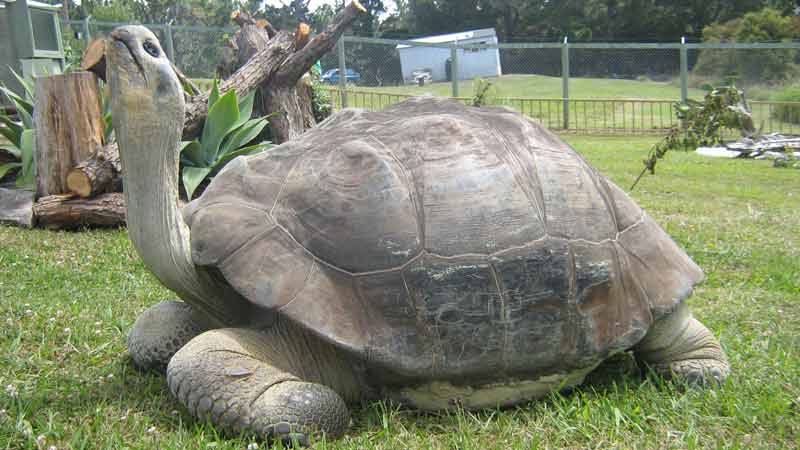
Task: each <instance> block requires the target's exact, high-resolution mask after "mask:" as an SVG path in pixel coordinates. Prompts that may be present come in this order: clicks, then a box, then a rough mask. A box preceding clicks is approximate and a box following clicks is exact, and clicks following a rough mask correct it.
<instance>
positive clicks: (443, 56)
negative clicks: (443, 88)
mask: <svg viewBox="0 0 800 450" xmlns="http://www.w3.org/2000/svg"><path fill="white" fill-rule="evenodd" d="M412 41H414V42H423V43H427V44H442V45H450V44H454V43H457V44H461V45H465V44H497V34H496V33H495V31H494V28H484V29H482V30H473V31H464V32H461V33H452V34H441V35H438V36H428V37H424V38H419V39H412ZM397 50H398V52H400V67H401V68H402V70H403V80H405V81H406V82H411V81H412V79H411V72H413V71H415V70H426V69H429V70H430V71H431V75H432V77H433V80H434V81H445V80H447V69H446V66H447V60H448V59H450V49H449V48H438V47H417V46H413V45H398V46H397ZM500 75H502V71H501V69H500V52H499V51H498V49H497V48H481V49H461V48H460V49H458V78H459V79H461V80H471V79H473V78H477V77H499V76H500Z"/></svg>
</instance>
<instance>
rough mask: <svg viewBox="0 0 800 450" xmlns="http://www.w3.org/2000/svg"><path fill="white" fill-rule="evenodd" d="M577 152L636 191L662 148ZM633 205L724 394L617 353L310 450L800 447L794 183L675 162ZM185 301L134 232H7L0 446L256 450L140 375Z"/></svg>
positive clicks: (382, 411) (371, 411) (365, 418)
mask: <svg viewBox="0 0 800 450" xmlns="http://www.w3.org/2000/svg"><path fill="white" fill-rule="evenodd" d="M566 139H567V140H568V141H570V142H571V143H572V144H573V145H574V146H575V147H576V148H578V149H579V150H580V151H581V152H582V153H583V154H584V155H586V157H587V158H588V159H589V160H590V161H591V162H592V163H593V164H594V165H596V166H597V167H598V168H599V169H600V170H601V171H602V172H603V173H605V174H607V175H608V176H609V177H610V178H611V179H612V180H613V181H615V182H617V183H618V184H620V185H621V186H623V187H625V188H627V187H628V186H629V185H630V183H631V182H632V180H633V179H634V178H635V176H636V175H637V174H638V171H639V169H640V167H641V160H642V158H643V157H644V156H645V154H646V152H647V149H648V147H649V145H650V144H651V143H652V142H654V138H642V137H635V138H634V137H613V138H609V137H596V136H574V135H570V136H566ZM632 195H633V196H634V197H635V198H636V199H637V200H638V201H639V202H640V203H641V204H642V205H644V206H645V207H646V208H647V209H648V211H649V212H650V214H651V215H653V216H654V217H655V218H656V220H657V221H658V222H660V223H661V224H662V225H663V226H664V227H665V228H666V229H667V230H668V232H669V233H670V234H671V235H672V236H673V237H674V238H675V240H676V241H677V242H678V243H679V244H681V245H682V246H684V247H685V248H686V249H687V251H688V252H689V254H691V255H692V257H693V258H694V259H695V260H696V261H697V262H698V263H699V264H700V266H702V267H703V268H704V270H705V271H706V274H707V280H706V281H705V282H704V283H703V284H702V285H701V286H699V288H698V289H697V290H696V292H695V295H694V296H693V297H692V298H691V299H690V304H691V305H692V307H693V309H694V311H695V314H696V316H698V317H699V318H700V320H702V321H703V322H704V323H705V324H706V325H708V326H709V328H711V329H712V330H713V331H714V333H715V334H716V335H718V336H719V337H720V340H721V342H722V345H723V346H724V348H725V350H726V351H727V352H728V355H729V357H730V360H731V364H732V366H733V374H732V376H731V377H730V379H729V380H728V382H727V383H725V385H723V386H721V387H719V388H717V389H712V390H692V389H688V390H687V389H684V388H683V387H681V386H676V385H673V384H669V383H664V382H663V381H662V380H661V379H660V378H658V377H655V376H652V375H649V376H645V377H642V376H640V375H639V373H638V371H637V370H636V369H635V367H634V363H633V361H632V358H631V357H630V355H623V356H620V357H617V358H615V360H614V361H611V362H610V363H608V364H605V365H603V366H601V368H600V369H598V372H596V373H594V374H592V375H591V376H590V377H589V380H588V382H587V383H586V384H584V385H583V386H581V387H580V388H578V389H575V390H574V391H573V392H571V393H565V394H554V395H552V396H550V397H548V398H545V399H543V400H540V401H536V402H531V403H528V404H524V405H521V406H519V407H515V408H511V409H505V410H488V411H480V412H467V411H456V412H450V413H442V414H427V415H423V414H417V413H415V412H413V411H408V410H405V409H402V408H398V407H396V406H393V405H389V404H384V403H376V404H370V405H365V406H363V407H361V408H358V409H355V410H354V411H353V426H352V428H351V430H350V431H349V432H348V433H347V435H346V436H345V437H344V438H342V439H340V440H337V441H334V442H324V441H320V442H316V443H315V448H326V449H408V448H412V449H416V448H424V449H456V448H457V449H487V448H493V449H506V448H518V449H545V448H548V449H562V448H569V449H578V448H580V449H583V448H592V449H614V448H616V449H672V448H679V449H684V448H685V449H697V448H709V449H718V448H726V449H727V448H730V449H742V448H748V449H749V448H763V449H793V448H798V446H800V442H799V441H800V354H799V352H800V212H799V211H800V171H796V170H789V169H774V168H772V167H770V164H769V163H767V162H760V161H739V160H715V159H703V158H701V157H697V156H695V155H693V154H687V153H672V154H670V155H669V156H668V158H667V159H666V160H665V161H662V162H661V163H660V164H659V166H658V173H657V175H656V176H646V177H645V178H644V179H643V180H642V182H641V183H640V185H639V186H638V187H637V189H636V190H635V191H634V192H633V194H632ZM221 238H224V237H222V236H221ZM173 298H174V296H173V295H172V294H170V292H169V291H167V290H166V289H164V288H162V287H161V286H159V284H158V283H157V282H156V281H155V279H154V278H153V277H152V276H150V275H149V274H148V273H147V271H146V270H145V268H144V267H143V265H142V264H141V262H140V261H139V259H138V257H137V255H136V253H135V252H134V250H133V249H132V247H131V245H130V243H129V241H128V239H127V236H126V233H125V231H124V230H111V231H89V232H82V233H57V232H48V231H43V230H33V231H24V230H20V229H17V228H10V227H0V321H2V326H0V388H2V389H0V410H2V411H1V412H0V449H15V450H16V449H47V448H50V446H54V447H55V448H57V449H106V448H108V449H112V448H113V449H123V448H129V449H209V448H213V449H245V448H247V446H248V444H251V443H252V442H253V441H251V440H250V439H248V438H238V437H225V436H220V435H219V434H218V433H217V431H216V430H215V429H214V428H213V427H212V426H209V425H208V424H206V423H202V422H197V421H195V420H194V419H192V418H191V417H190V416H189V415H187V413H186V411H185V410H184V409H183V408H182V407H181V406H180V405H179V404H178V403H177V402H176V401H175V400H174V399H173V398H172V396H171V395H170V393H169V391H168V389H167V387H166V383H165V380H164V377H163V376H162V375H160V374H154V373H149V374H143V373H139V372H137V371H136V370H134V369H133V368H132V367H131V364H130V361H129V359H128V355H127V353H126V346H125V340H126V336H127V333H128V331H129V330H130V328H131V326H132V324H133V322H134V320H135V319H136V316H137V315H138V314H139V313H141V312H142V311H143V310H144V309H145V308H147V307H148V306H149V305H152V304H154V303H156V302H158V301H162V300H169V299H173ZM37 439H39V441H38V442H37ZM250 448H252V447H250ZM259 448H265V445H264V444H260V447H259Z"/></svg>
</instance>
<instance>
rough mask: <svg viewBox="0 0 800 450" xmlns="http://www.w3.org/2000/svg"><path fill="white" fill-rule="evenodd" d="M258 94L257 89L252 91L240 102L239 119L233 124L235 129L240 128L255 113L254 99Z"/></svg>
mask: <svg viewBox="0 0 800 450" xmlns="http://www.w3.org/2000/svg"><path fill="white" fill-rule="evenodd" d="M255 96H256V91H251V92H250V93H249V94H247V96H246V97H245V98H244V99H242V101H241V102H239V120H238V121H236V123H235V124H234V125H233V127H232V128H233V129H236V128H239V127H240V126H242V125H243V124H244V123H245V122H247V121H248V120H250V116H252V115H253V101H254V99H255Z"/></svg>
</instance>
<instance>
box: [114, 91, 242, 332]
mask: <svg viewBox="0 0 800 450" xmlns="http://www.w3.org/2000/svg"><path fill="white" fill-rule="evenodd" d="M117 106H119V107H117ZM183 107H184V104H183V97H182V95H175V96H165V97H163V98H157V99H156V101H155V102H153V100H152V97H147V96H146V95H145V94H142V95H138V96H134V95H129V96H126V97H125V98H124V104H121V105H115V108H114V111H113V117H114V126H115V129H116V131H115V132H116V133H117V140H118V142H119V146H120V158H121V161H122V169H123V186H124V192H125V201H126V206H127V223H128V234H129V236H130V239H131V241H133V245H134V247H135V248H136V250H137V252H138V253H139V255H140V256H141V258H142V260H143V261H144V264H145V265H146V266H147V268H148V269H150V271H152V272H153V274H154V275H155V276H156V278H158V280H159V281H161V283H162V284H164V286H166V287H167V288H169V289H171V290H172V291H174V292H175V293H176V294H178V296H179V297H180V298H181V299H182V300H184V301H185V302H187V303H189V304H191V305H192V306H194V307H195V308H197V309H198V310H199V311H202V312H203V313H205V315H206V316H208V318H209V319H210V320H211V321H212V322H215V323H216V324H218V325H231V324H233V323H237V322H239V319H238V317H237V316H238V315H239V314H240V313H241V309H242V306H241V305H242V304H243V301H242V300H241V298H240V297H239V296H238V294H236V293H235V292H233V290H232V289H230V287H229V286H228V285H227V283H225V282H224V281H223V280H221V278H219V277H215V276H214V275H212V274H211V273H210V272H209V271H208V270H205V269H202V268H198V267H196V266H195V264H194V263H193V262H192V257H191V246H190V241H189V229H188V227H187V226H186V223H185V222H184V221H183V218H182V216H181V214H180V206H179V203H178V169H179V168H178V163H179V157H180V155H179V150H178V145H179V143H180V138H181V132H182V129H183Z"/></svg>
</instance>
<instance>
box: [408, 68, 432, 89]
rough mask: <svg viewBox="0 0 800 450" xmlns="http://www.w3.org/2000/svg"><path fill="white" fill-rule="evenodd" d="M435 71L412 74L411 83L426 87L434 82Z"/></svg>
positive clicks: (427, 70) (421, 70)
mask: <svg viewBox="0 0 800 450" xmlns="http://www.w3.org/2000/svg"><path fill="white" fill-rule="evenodd" d="M432 74H433V71H432V70H431V69H419V70H415V71H413V72H411V83H413V84H416V85H418V86H425V85H426V84H428V83H430V82H431V81H433V75H432Z"/></svg>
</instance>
